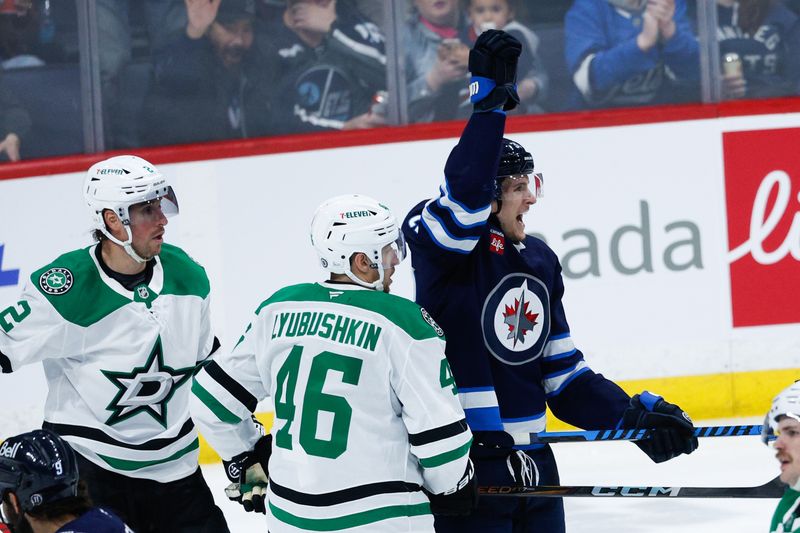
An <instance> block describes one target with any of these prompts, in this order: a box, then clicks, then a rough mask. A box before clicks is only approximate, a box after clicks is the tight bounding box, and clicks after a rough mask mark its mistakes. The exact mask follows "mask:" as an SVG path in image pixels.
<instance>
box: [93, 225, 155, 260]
mask: <svg viewBox="0 0 800 533" xmlns="http://www.w3.org/2000/svg"><path fill="white" fill-rule="evenodd" d="M100 231H102V232H103V235H105V236H106V237H107V238H108V240H110V241H111V242H113V243H114V244H118V245H120V246H122V248H123V249H124V250H125V253H127V254H128V255H129V256H131V259H133V260H134V261H136V262H137V263H146V262H147V259H144V258H142V257H141V256H140V255H139V254H137V253H136V251H135V250H134V249H133V234H132V233H131V228H129V227H128V226H125V231H126V232H127V234H128V240H126V241H125V242H122V241H121V240H119V239H117V238H116V237H114V236H113V235H111V233H109V231H108V230H107V229H106V228H100Z"/></svg>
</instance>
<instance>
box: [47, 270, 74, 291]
mask: <svg viewBox="0 0 800 533" xmlns="http://www.w3.org/2000/svg"><path fill="white" fill-rule="evenodd" d="M72 283H73V278H72V272H70V271H69V270H68V269H66V268H51V269H50V270H48V271H47V272H45V273H44V274H42V275H41V276H39V287H41V288H42V290H43V291H44V292H46V293H47V294H64V293H65V292H67V291H68V290H70V289H71V288H72Z"/></svg>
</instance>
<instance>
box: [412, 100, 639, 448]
mask: <svg viewBox="0 0 800 533" xmlns="http://www.w3.org/2000/svg"><path fill="white" fill-rule="evenodd" d="M504 124H505V117H504V116H503V115H502V114H499V113H480V114H474V115H473V116H472V118H471V119H470V120H469V123H468V124H467V127H466V129H465V130H464V133H463V134H462V136H461V139H460V141H459V143H458V145H457V146H456V147H455V148H454V149H453V151H452V153H451V154H450V157H449V158H448V160H447V164H446V166H445V180H444V183H443V184H442V186H441V187H440V195H439V196H438V197H437V198H433V199H431V200H428V201H424V202H421V203H420V204H418V205H417V206H416V207H415V208H414V209H412V210H411V212H410V213H409V214H408V216H407V217H406V219H405V221H404V223H403V232H404V234H405V237H406V240H407V241H408V243H409V246H410V248H411V261H412V266H413V268H414V277H415V280H416V286H417V303H419V304H420V305H421V306H422V307H424V308H425V309H427V310H428V311H429V312H430V314H431V315H432V316H433V318H434V319H435V320H436V321H437V322H438V323H439V324H440V325H441V326H442V328H443V329H444V331H445V334H446V335H447V348H446V350H447V358H448V361H449V363H450V366H451V368H452V371H453V375H454V377H455V380H456V384H457V385H458V390H459V399H460V400H461V403H462V406H463V407H464V410H465V412H466V415H467V422H468V424H469V425H470V427H471V428H472V430H473V431H497V430H505V431H507V432H509V433H527V432H540V431H544V429H545V422H546V421H545V418H546V416H545V408H546V405H549V406H550V408H551V409H552V410H553V412H554V413H555V415H556V416H558V417H559V418H560V419H562V420H564V421H567V422H570V423H572V424H574V425H577V426H579V427H583V428H586V429H600V428H608V427H611V428H613V427H616V425H617V423H618V422H619V420H620V418H621V416H622V412H623V411H624V410H625V408H626V407H627V406H628V400H629V398H628V395H627V394H625V392H623V391H622V389H620V388H619V387H618V386H617V385H616V384H614V383H613V382H611V381H609V380H607V379H605V378H604V377H603V376H602V375H600V374H595V373H594V372H593V371H592V370H591V369H590V368H589V367H588V366H587V364H586V362H585V361H584V358H583V354H582V353H581V352H580V350H578V349H577V348H576V347H575V345H574V344H573V342H572V337H571V336H570V331H569V326H568V324H567V319H566V315H565V313H564V307H563V305H562V302H561V298H562V296H563V293H564V285H563V281H562V278H561V266H560V264H559V261H558V258H557V257H556V255H555V253H554V252H553V251H552V250H551V249H550V247H548V246H547V244H545V243H544V242H543V241H541V240H539V239H536V238H534V237H530V236H528V237H527V238H526V239H525V241H524V242H523V243H518V244H514V243H512V242H511V241H509V240H506V239H505V238H504V236H503V233H502V231H501V230H500V227H499V225H498V224H497V222H496V219H495V218H494V217H490V214H491V205H490V204H491V200H492V181H493V178H492V177H493V176H495V175H496V172H497V164H498V159H499V154H500V148H501V140H502V135H503V127H504ZM520 447H523V448H524V447H526V446H520ZM527 447H530V446H527Z"/></svg>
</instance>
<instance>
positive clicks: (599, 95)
mask: <svg viewBox="0 0 800 533" xmlns="http://www.w3.org/2000/svg"><path fill="white" fill-rule="evenodd" d="M564 29H565V34H566V36H565V38H566V45H565V54H566V60H567V67H568V69H569V71H570V74H571V75H572V80H573V83H574V88H575V90H574V94H573V99H572V106H573V107H576V108H581V107H612V106H635V105H644V104H656V103H669V102H676V101H682V100H686V99H687V98H691V97H694V98H697V92H696V91H697V87H698V85H697V83H698V80H699V72H700V68H699V52H698V43H697V39H696V38H695V36H694V34H693V33H692V30H691V25H690V22H689V20H688V17H687V16H686V0H575V3H574V4H573V5H572V8H570V10H569V11H568V12H567V16H566V19H565V26H564Z"/></svg>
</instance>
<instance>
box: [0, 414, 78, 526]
mask: <svg viewBox="0 0 800 533" xmlns="http://www.w3.org/2000/svg"><path fill="white" fill-rule="evenodd" d="M7 492H13V493H14V494H16V496H17V499H18V500H19V505H20V507H21V508H22V511H23V512H26V513H28V512H30V511H32V510H34V509H35V508H36V507H38V506H40V505H42V504H45V503H50V502H54V501H58V500H62V499H64V498H67V497H70V496H76V495H77V493H78V465H77V462H76V460H75V452H73V451H72V448H70V446H69V445H68V444H67V443H66V442H64V441H63V440H62V439H61V437H59V436H58V435H56V434H55V433H53V432H51V431H48V430H46V429H37V430H35V431H31V432H30V433H23V434H21V435H17V436H16V437H11V438H9V439H7V440H6V441H4V442H3V444H2V445H0V497H5V495H6V493H7Z"/></svg>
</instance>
